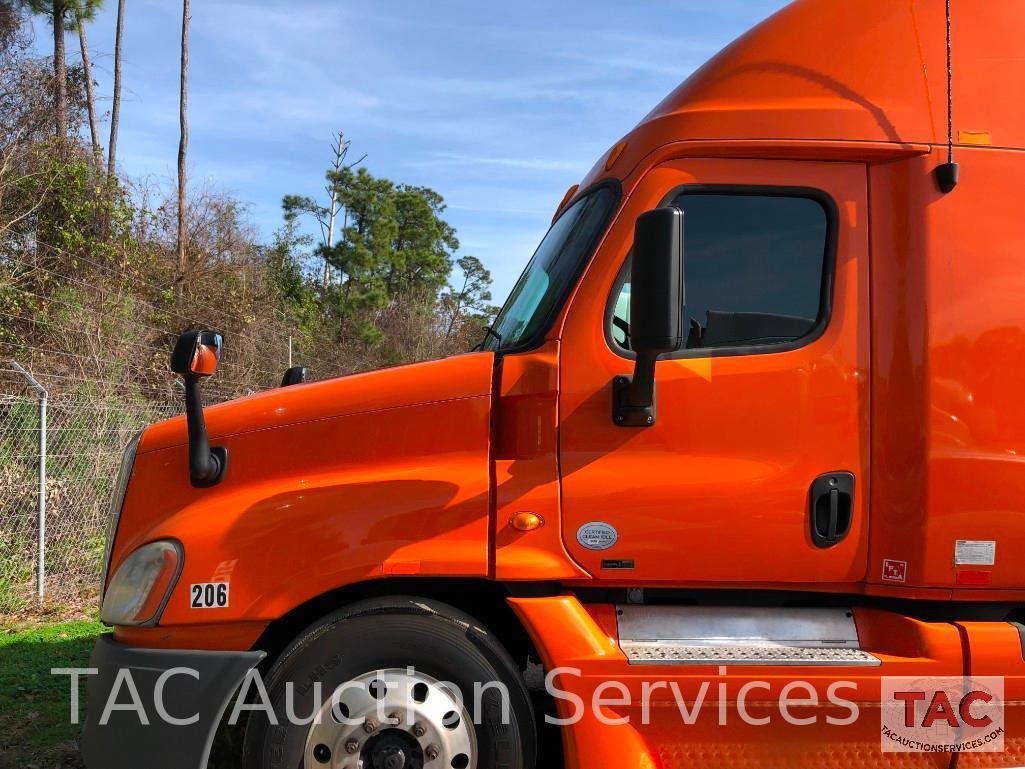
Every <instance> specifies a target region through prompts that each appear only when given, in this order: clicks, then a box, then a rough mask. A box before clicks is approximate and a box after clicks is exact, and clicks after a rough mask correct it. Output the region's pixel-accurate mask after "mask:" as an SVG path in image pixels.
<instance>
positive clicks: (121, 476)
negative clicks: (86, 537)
mask: <svg viewBox="0 0 1025 769" xmlns="http://www.w3.org/2000/svg"><path fill="white" fill-rule="evenodd" d="M141 439H142V433H141V432H139V433H138V434H137V435H136V436H135V437H134V438H132V440H130V441H129V442H128V445H127V446H126V447H125V453H124V454H122V455H121V469H120V470H118V473H117V481H115V483H114V494H113V496H111V498H110V510H109V511H108V515H107V549H106V550H105V551H104V553H103V577H102V580H103V581H102V582H101V583H100V603H102V602H103V595H104V589H105V588H106V586H107V577H109V576H110V574H109V572H110V555H111V553H112V552H113V550H114V537H115V536H117V524H118V521H120V520H121V508H122V507H123V506H124V503H125V492H126V491H128V479H129V478H131V477H132V467H134V466H135V452H136V451H138V449H139V441H140V440H141Z"/></svg>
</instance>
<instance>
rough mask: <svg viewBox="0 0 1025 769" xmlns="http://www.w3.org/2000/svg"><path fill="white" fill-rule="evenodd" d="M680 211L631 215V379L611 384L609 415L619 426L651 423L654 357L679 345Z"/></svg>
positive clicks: (658, 210) (681, 296) (681, 289)
mask: <svg viewBox="0 0 1025 769" xmlns="http://www.w3.org/2000/svg"><path fill="white" fill-rule="evenodd" d="M683 301H684V287H683V211H681V210H680V209H679V208H676V207H673V206H669V207H666V208H656V209H654V210H652V211H648V212H646V213H643V214H641V215H640V216H638V217H637V223H636V225H635V226H634V248H633V261H632V264H631V271H630V346H631V347H632V348H633V351H634V353H635V354H636V360H635V361H634V374H633V377H632V378H631V377H625V376H620V377H616V379H615V380H614V381H613V384H612V392H613V398H612V419H613V421H614V422H615V423H616V424H617V425H621V426H623V427H649V426H650V425H653V424H655V361H656V360H658V356H659V355H662V354H663V353H667V352H672V351H673V350H678V349H679V348H680V346H681V345H682V344H683Z"/></svg>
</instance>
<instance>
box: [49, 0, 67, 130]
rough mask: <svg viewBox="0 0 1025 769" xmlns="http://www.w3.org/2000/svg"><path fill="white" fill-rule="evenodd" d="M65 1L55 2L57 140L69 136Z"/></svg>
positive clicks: (54, 0)
mask: <svg viewBox="0 0 1025 769" xmlns="http://www.w3.org/2000/svg"><path fill="white" fill-rule="evenodd" d="M66 12H67V6H66V5H65V0H53V77H54V85H53V92H54V110H53V115H54V128H55V129H56V133H57V138H58V139H62V140H63V139H64V138H65V137H67V135H68V63H67V57H66V55H65V51H64V17H65V14H66Z"/></svg>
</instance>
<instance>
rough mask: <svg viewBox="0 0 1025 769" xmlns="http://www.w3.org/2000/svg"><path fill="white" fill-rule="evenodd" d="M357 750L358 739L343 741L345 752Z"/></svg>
mask: <svg viewBox="0 0 1025 769" xmlns="http://www.w3.org/2000/svg"><path fill="white" fill-rule="evenodd" d="M357 750H359V740H346V742H345V752H346V753H355V752H356V751H357Z"/></svg>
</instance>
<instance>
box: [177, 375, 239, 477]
mask: <svg viewBox="0 0 1025 769" xmlns="http://www.w3.org/2000/svg"><path fill="white" fill-rule="evenodd" d="M182 379H183V380H184V382H185V421H186V423H187V424H188V428H189V480H190V481H191V482H192V485H193V486H195V487H196V488H197V489H204V488H208V487H210V486H214V485H216V484H218V483H220V482H221V480H222V479H223V478H224V473H225V471H226V470H227V469H228V450H227V449H226V448H224V447H223V446H214V447H213V448H211V447H210V441H209V439H208V438H207V434H206V419H204V417H203V398H202V395H201V394H200V391H199V377H197V376H195V375H192V374H187V375H184V376H183V377H182Z"/></svg>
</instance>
